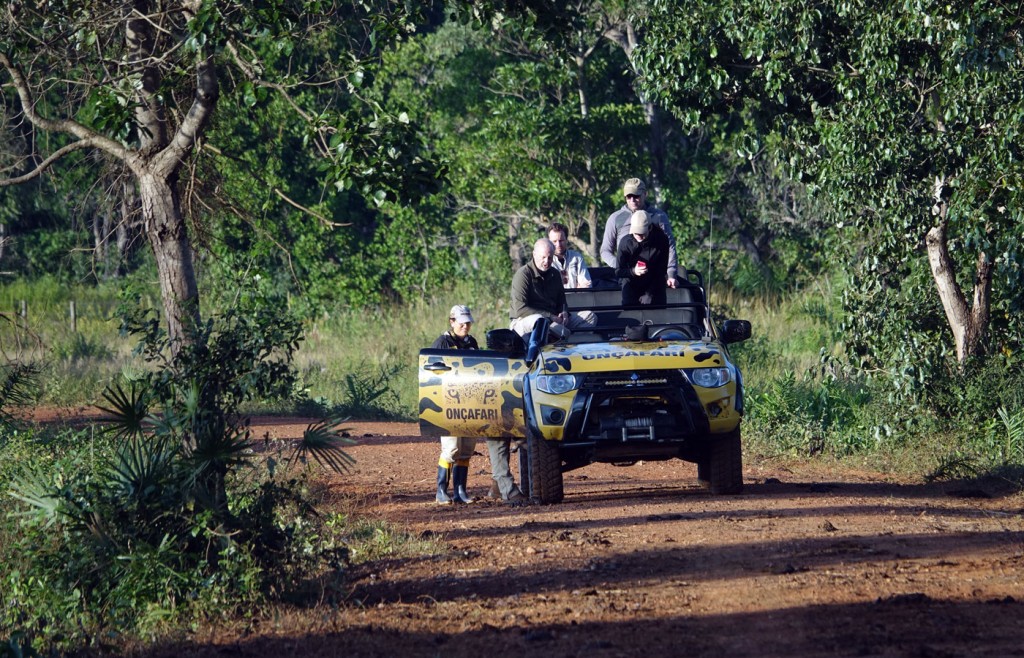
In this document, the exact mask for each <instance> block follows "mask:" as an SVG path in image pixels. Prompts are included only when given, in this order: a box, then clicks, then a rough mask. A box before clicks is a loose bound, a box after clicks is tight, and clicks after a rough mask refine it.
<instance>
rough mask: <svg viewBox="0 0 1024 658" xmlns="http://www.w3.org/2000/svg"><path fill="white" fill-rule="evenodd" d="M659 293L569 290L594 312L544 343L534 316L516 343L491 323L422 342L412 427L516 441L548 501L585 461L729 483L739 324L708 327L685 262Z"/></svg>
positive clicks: (570, 297)
mask: <svg viewBox="0 0 1024 658" xmlns="http://www.w3.org/2000/svg"><path fill="white" fill-rule="evenodd" d="M594 269H605V268H594ZM595 281H598V282H599V281H600V280H599V279H597V278H596V277H595ZM667 292H668V303H667V304H666V305H665V306H663V307H660V306H659V307H653V306H634V307H623V306H622V305H621V292H620V291H619V290H618V289H615V288H607V289H594V288H585V289H583V288H581V289H569V290H566V299H567V302H568V306H569V309H570V310H574V311H580V310H590V311H593V312H594V313H595V314H596V316H597V324H596V325H595V326H594V327H592V328H591V329H589V330H588V331H578V332H573V333H572V334H571V335H570V336H569V337H568V338H567V339H563V340H559V341H558V342H554V343H548V342H547V341H546V340H545V338H546V335H547V328H548V323H547V321H546V320H543V321H541V322H538V323H537V326H536V327H535V328H534V331H533V333H532V334H531V335H530V336H529V337H528V339H527V340H525V341H524V340H523V339H521V338H520V337H519V336H518V335H516V334H515V333H514V332H512V331H510V330H507V329H496V330H493V331H490V332H488V333H487V349H485V350H476V351H468V352H467V351H465V350H436V349H425V350H422V351H421V352H420V354H419V392H420V396H419V419H420V434H421V435H422V436H429V437H436V436H441V435H454V436H475V437H479V438H496V437H506V438H511V439H525V441H526V447H527V451H526V455H528V464H529V466H528V469H523V468H522V467H521V471H522V472H521V478H520V479H521V480H522V482H521V486H522V488H523V490H524V492H528V494H529V496H530V498H531V500H532V501H534V502H540V503H557V502H560V501H561V500H562V499H563V496H564V492H563V479H562V476H563V473H565V472H567V471H571V470H573V469H577V468H581V467H583V466H586V465H588V464H591V463H594V462H608V463H614V464H621V465H629V464H633V463H636V462H637V461H640V460H665V459H682V460H685V461H690V462H694V463H696V464H697V479H698V481H699V482H700V483H701V484H702V485H703V486H705V487H707V488H708V489H710V491H711V492H712V493H714V494H735V493H739V492H740V491H741V489H742V488H743V459H742V452H741V445H740V421H741V419H742V417H743V378H742V376H741V374H740V370H739V368H737V367H736V365H735V364H734V363H733V362H732V361H731V359H730V357H729V351H728V345H729V344H731V343H736V342H739V341H742V340H746V339H747V338H749V337H750V323H749V322H747V321H745V320H724V321H723V322H722V323H721V326H720V327H719V326H716V324H715V322H714V321H712V317H711V313H710V308H709V307H708V303H707V297H706V295H705V288H704V285H703V281H702V279H701V276H700V274H699V273H698V272H696V271H694V270H690V271H689V272H688V273H687V280H686V281H685V283H684V285H681V286H680V287H678V288H675V289H671V288H670V289H668V291H667ZM520 463H521V466H522V465H525V464H524V460H521V462H520Z"/></svg>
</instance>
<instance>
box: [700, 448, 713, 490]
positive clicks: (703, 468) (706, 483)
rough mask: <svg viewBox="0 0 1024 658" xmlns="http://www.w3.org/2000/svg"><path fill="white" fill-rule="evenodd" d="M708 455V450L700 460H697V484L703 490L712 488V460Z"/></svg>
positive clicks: (702, 454) (702, 453) (703, 452)
mask: <svg viewBox="0 0 1024 658" xmlns="http://www.w3.org/2000/svg"><path fill="white" fill-rule="evenodd" d="M707 453H708V451H707V450H704V451H702V452H701V456H700V459H698V460H697V484H698V486H700V487H701V488H702V489H710V488H711V476H710V475H709V473H711V458H710V457H708V455H707Z"/></svg>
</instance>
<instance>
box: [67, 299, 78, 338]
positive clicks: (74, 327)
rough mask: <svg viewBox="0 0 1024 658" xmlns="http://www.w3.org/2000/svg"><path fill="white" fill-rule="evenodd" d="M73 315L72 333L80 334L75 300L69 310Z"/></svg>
mask: <svg viewBox="0 0 1024 658" xmlns="http://www.w3.org/2000/svg"><path fill="white" fill-rule="evenodd" d="M68 313H69V314H70V315H71V333H73V334H76V333H78V314H77V313H76V312H75V300H73V299H72V300H71V307H70V308H69V309H68Z"/></svg>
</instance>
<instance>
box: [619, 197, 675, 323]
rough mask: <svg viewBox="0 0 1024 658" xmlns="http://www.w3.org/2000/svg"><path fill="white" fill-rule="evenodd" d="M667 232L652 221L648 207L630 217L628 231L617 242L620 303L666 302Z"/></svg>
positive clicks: (626, 304) (629, 304) (627, 304)
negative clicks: (620, 291) (627, 233)
mask: <svg viewBox="0 0 1024 658" xmlns="http://www.w3.org/2000/svg"><path fill="white" fill-rule="evenodd" d="M668 247H669V241H668V236H666V235H665V232H664V231H662V230H661V227H659V226H658V225H657V224H655V223H653V222H651V218H650V217H649V216H648V214H647V211H645V210H637V211H636V212H635V213H633V215H632V216H631V217H630V218H629V235H627V236H626V237H624V238H622V241H621V242H619V264H618V266H617V267H616V270H615V275H616V276H617V277H618V278H619V281H620V282H621V284H622V305H623V306H636V305H637V304H661V305H664V304H665V299H666V294H665V287H666V272H667V270H668Z"/></svg>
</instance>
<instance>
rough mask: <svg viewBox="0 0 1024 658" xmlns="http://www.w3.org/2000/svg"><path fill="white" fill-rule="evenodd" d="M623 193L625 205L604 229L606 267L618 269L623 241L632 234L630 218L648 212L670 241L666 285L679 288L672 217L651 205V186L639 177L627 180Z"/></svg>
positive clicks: (603, 258)
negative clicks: (649, 187) (649, 202)
mask: <svg viewBox="0 0 1024 658" xmlns="http://www.w3.org/2000/svg"><path fill="white" fill-rule="evenodd" d="M622 193H623V195H624V196H625V197H626V203H625V205H623V206H622V207H621V208H619V209H618V210H616V211H615V212H613V213H612V214H611V215H610V216H609V217H608V221H607V223H605V226H604V238H603V239H602V240H601V260H602V261H603V262H604V264H605V265H608V266H610V267H614V268H616V269H618V266H619V262H618V256H619V254H618V246H619V244H620V243H621V242H622V239H623V238H624V237H626V236H627V235H629V234H630V231H629V222H630V218H631V217H632V216H633V213H635V212H636V211H638V210H644V211H646V212H647V217H648V219H649V220H650V223H651V224H654V225H657V226H660V227H661V230H662V231H663V232H664V233H665V236H666V237H667V238H668V268H667V270H666V276H665V285H667V286H668V287H669V288H675V287H676V285H678V281H677V279H676V274H677V271H678V269H679V264H678V261H677V259H676V239H675V237H674V236H673V235H672V226H671V224H669V221H668V215H667V214H665V211H664V210H661V209H660V208H656V207H654V206H652V205H649V204H648V203H647V185H646V184H644V182H643V181H642V180H640V179H639V178H630V179H629V180H627V181H626V183H625V184H624V185H623V186H622Z"/></svg>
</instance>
